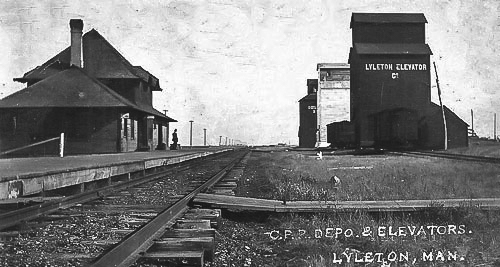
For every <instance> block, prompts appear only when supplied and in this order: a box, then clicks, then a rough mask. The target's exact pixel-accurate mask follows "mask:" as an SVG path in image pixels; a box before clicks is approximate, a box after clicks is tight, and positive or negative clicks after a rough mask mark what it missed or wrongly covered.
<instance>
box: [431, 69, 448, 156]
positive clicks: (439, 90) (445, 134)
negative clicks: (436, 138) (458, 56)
mask: <svg viewBox="0 0 500 267" xmlns="http://www.w3.org/2000/svg"><path fill="white" fill-rule="evenodd" d="M433 63H434V71H435V72H436V85H437V89H438V96H439V104H440V105H441V113H443V126H444V150H447V149H448V129H447V128H446V116H445V115H444V107H443V101H441V88H439V78H438V72H437V68H436V62H433Z"/></svg>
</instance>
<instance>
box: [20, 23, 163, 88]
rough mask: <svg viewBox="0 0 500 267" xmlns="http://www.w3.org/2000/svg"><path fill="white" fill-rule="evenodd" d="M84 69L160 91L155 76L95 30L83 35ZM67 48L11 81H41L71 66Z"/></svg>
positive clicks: (103, 76)
mask: <svg viewBox="0 0 500 267" xmlns="http://www.w3.org/2000/svg"><path fill="white" fill-rule="evenodd" d="M82 47H83V62H84V66H83V68H84V70H85V71H87V73H88V74H90V75H92V76H94V77H96V78H100V79H117V78H120V79H141V80H143V81H144V82H146V83H147V84H149V85H150V86H151V88H152V90H153V91H161V90H162V89H161V87H160V84H159V80H158V78H156V77H155V76H154V75H152V74H151V73H149V72H148V71H146V70H144V69H143V68H142V67H140V66H133V65H132V64H131V63H130V62H129V61H128V60H127V59H126V58H125V57H123V55H121V54H120V52H118V50H116V49H115V48H114V47H113V46H112V45H111V44H110V43H109V42H108V41H107V40H106V39H105V38H104V37H103V36H102V35H101V34H100V33H99V32H97V31H96V30H95V29H92V30H90V31H89V32H87V33H85V34H84V35H83V37H82ZM70 49H71V48H70V47H67V48H66V49H64V50H63V51H61V52H60V53H59V54H57V55H55V56H54V57H52V58H51V59H49V60H48V61H46V62H45V63H43V64H42V65H41V66H38V67H36V68H34V69H33V70H30V71H28V72H26V73H25V74H24V75H23V77H22V78H15V79H14V81H19V82H27V81H38V80H43V79H45V78H47V77H50V76H51V75H54V74H55V73H57V72H59V71H61V70H64V69H68V68H69V67H70V56H71V55H70Z"/></svg>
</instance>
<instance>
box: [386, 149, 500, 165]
mask: <svg viewBox="0 0 500 267" xmlns="http://www.w3.org/2000/svg"><path fill="white" fill-rule="evenodd" d="M390 153H391V154H397V155H414V156H427V157H436V158H445V159H455V160H464V161H475V162H486V163H500V158H495V157H485V156H471V155H462V154H451V153H441V152H431V151H391V152H390Z"/></svg>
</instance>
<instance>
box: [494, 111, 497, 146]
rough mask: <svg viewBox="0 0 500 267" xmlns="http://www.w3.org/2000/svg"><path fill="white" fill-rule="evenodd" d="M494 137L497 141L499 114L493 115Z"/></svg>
mask: <svg viewBox="0 0 500 267" xmlns="http://www.w3.org/2000/svg"><path fill="white" fill-rule="evenodd" d="M493 139H495V142H496V141H497V114H496V113H495V114H494V115H493Z"/></svg>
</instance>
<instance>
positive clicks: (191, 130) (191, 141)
mask: <svg viewBox="0 0 500 267" xmlns="http://www.w3.org/2000/svg"><path fill="white" fill-rule="evenodd" d="M189 122H190V123H191V129H190V131H189V148H193V121H192V120H190V121H189Z"/></svg>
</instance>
